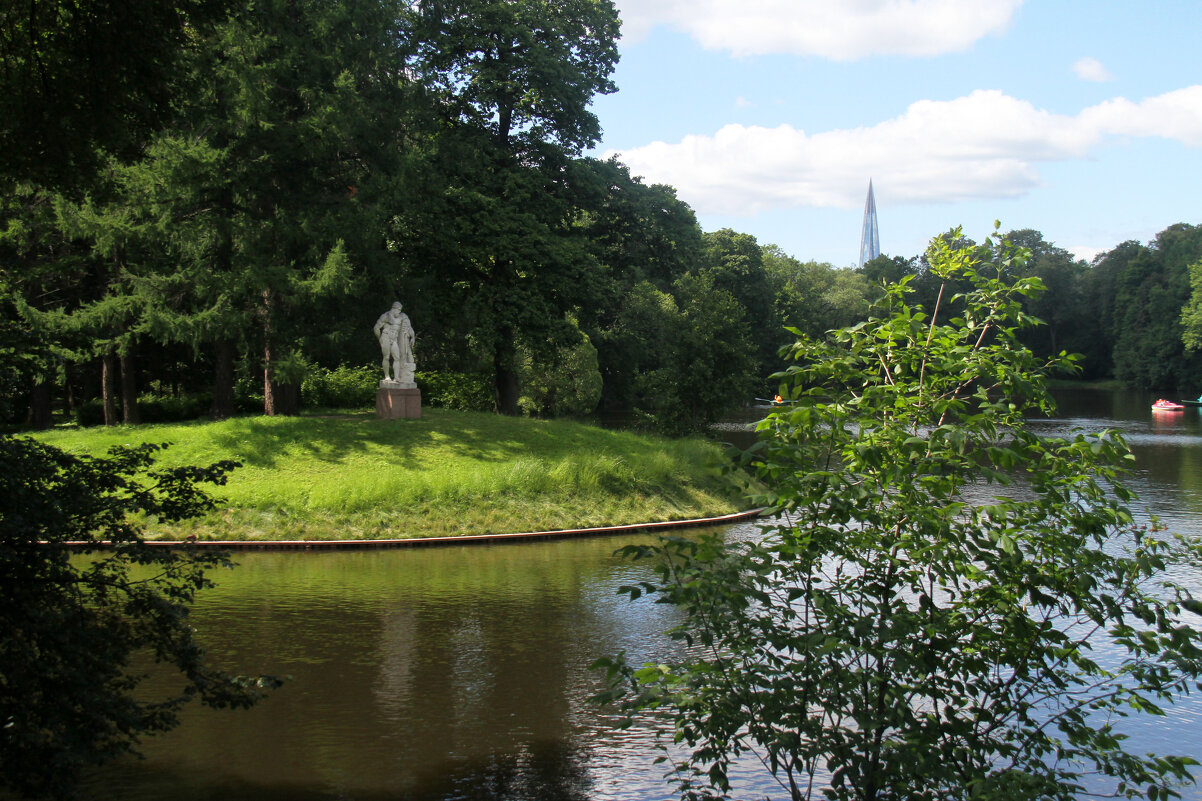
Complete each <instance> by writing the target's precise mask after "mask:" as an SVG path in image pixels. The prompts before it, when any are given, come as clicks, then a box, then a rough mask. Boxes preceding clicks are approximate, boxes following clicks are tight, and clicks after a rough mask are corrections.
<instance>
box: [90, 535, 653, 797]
mask: <svg viewBox="0 0 1202 801" xmlns="http://www.w3.org/2000/svg"><path fill="white" fill-rule="evenodd" d="M631 541H632V540H630V539H624V538H622V539H612V538H608V539H600V538H599V539H590V540H578V541H563V542H549V543H525V544H521V545H516V546H504V547H484V548H481V547H476V548H450V549H429V550H422V551H408V552H402V551H396V552H373V553H347V552H343V553H332V554H305V553H262V554H245V555H240V556H239V557H238V561H240V562H241V566H240V567H239V568H238V569H237V570H235V571H232V572H230V573H228V574H222V575H220V576H218V579H219V581H220V582H221V584H220V586H219V588H218V589H217V590H215V591H213V592H211V593H208V594H207V596H208V597H207V598H205V601H204V603H203V607H202V608H201V609H199V610H198V612H197V614H196V620H195V622H196V624H197V626H198V628H199V629H200V632H201V636H202V639H203V640H205V641H207V642H208V643H211V651H212V652H213V653H214V654H215V655H218V656H221V657H222V659H223V660H224V659H227V658H228V659H229V660H231V661H236V663H237V664H242V665H249V666H251V667H253V668H254V669H255V670H264V671H267V672H272V673H277V674H281V675H288V676H290V677H291V679H290V681H289V682H288V683H287V684H286V685H285V687H284V688H283V689H282V690H281V691H279V692H278V693H276V694H274V695H273V697H272V698H271V699H269V700H268V702H266V703H264V704H263V705H261V707H258V708H255V709H252V710H250V711H248V712H239V713H238V714H237V715H236V716H235V715H232V714H222V713H221V712H213V711H212V710H199V709H198V710H196V713H195V714H192V712H191V711H190V712H189V715H188V719H187V720H186V722H185V725H184V726H182V727H181V728H180V729H179V730H177V731H176V732H173V733H172V734H171V735H170V736H169V737H166V738H161V739H156V740H152V741H150V742H148V743H147V746H148V748H147V751H148V759H147V760H146V761H145V762H132V761H131V762H129V763H123V764H121V765H118V766H114V767H113V768H112V769H106V771H105V772H104V773H102V774H100V775H99V776H98V778H97V783H96V784H95V785H94V786H95V787H96V788H102V789H97V792H96V795H97V796H98V797H117V796H120V797H122V798H125V799H128V800H129V801H140V800H141V799H145V800H146V801H150V799H156V801H157V799H159V798H163V797H172V798H177V799H180V801H200V800H201V799H205V801H209V800H210V799H213V798H222V799H231V801H243V800H245V801H250V799H255V800H256V801H258V799H267V801H274V799H284V798H288V799H298V800H299V801H308V800H309V799H314V801H316V799H319V798H320V799H323V801H328V799H330V798H333V797H338V798H345V799H347V801H376V800H377V799H380V801H382V800H383V799H390V801H392V800H394V799H406V800H412V801H428V800H429V801H433V799H453V798H464V799H467V798H486V799H487V798H530V799H535V800H536V801H538V800H539V799H548V800H553V799H568V800H571V801H574V800H575V799H584V798H590V797H593V796H597V797H603V798H610V797H618V798H631V797H637V798H640V799H642V798H651V797H662V796H655V795H654V793H653V791H662V790H663V789H664V787H663V785H662V784H661V782H660V776H661V773H662V770H661V768H660V767H659V766H655V765H652V764H651V760H652V759H653V757H654V754H653V753H652V751H651V748H650V744H649V742H648V739H649V736H650V735H649V734H648V733H646V732H642V733H633V732H622V733H619V732H615V731H613V730H612V729H610V728H609V726H608V725H607V722H606V720H605V719H604V717H603V716H602V715H601V714H600V713H598V712H597V710H595V709H593V708H592V707H591V705H589V704H588V702H587V698H588V696H590V695H591V694H593V693H594V692H596V691H597V689H599V685H598V678H597V676H596V675H594V674H593V673H591V672H590V671H589V670H588V665H589V664H590V663H591V662H592V661H593V660H594V659H596V658H597V656H599V655H601V654H604V653H611V652H613V651H615V650H617V649H618V648H620V647H623V646H625V647H628V648H629V649H630V651H631V653H632V654H633V655H636V656H639V657H643V656H646V658H653V656H654V655H656V654H657V653H659V650H660V649H661V648H662V647H663V644H664V642H665V640H664V638H663V637H662V632H663V631H664V630H665V629H666V628H667V627H668V626H669V625H671V622H672V621H671V617H672V616H673V612H672V610H669V609H667V608H666V607H664V606H663V605H657V604H653V603H651V602H650V599H648V601H647V603H639V604H630V603H629V602H628V601H626V600H625V599H624V598H622V597H621V596H619V595H618V594H617V593H616V588H617V586H618V585H619V584H622V583H628V582H630V581H636V580H638V579H639V578H642V577H643V576H642V574H641V573H640V571H641V570H642V568H641V567H635V566H632V565H630V564H629V563H626V562H624V561H622V560H618V559H615V558H613V557H612V553H613V551H614V549H616V548H618V547H620V546H622V545H624V544H627V543H628V542H631ZM631 785H634V786H640V787H645V788H646V789H647V790H648V792H646V793H642V794H639V795H636V796H632V795H630V794H629V793H628V792H626V788H627V787H629V786H631Z"/></svg>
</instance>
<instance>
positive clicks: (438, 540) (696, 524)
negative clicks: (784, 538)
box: [63, 508, 764, 551]
mask: <svg viewBox="0 0 1202 801" xmlns="http://www.w3.org/2000/svg"><path fill="white" fill-rule="evenodd" d="M763 512H764V510H763V508H759V509H748V510H746V511H743V512H733V513H731V514H728V515H721V516H719V517H698V518H692V519H689V520H664V521H662V522H658V523H630V524H628V525H624V526H598V527H596V528H565V529H555V530H552V531H523V532H519V533H515V534H464V535H462V536H452V537H414V538H409V539H388V540H144V541H143V542H144V544H146V545H150V546H153V547H158V548H188V547H191V548H215V549H217V550H223V551H224V550H229V551H339V550H341V551H359V550H377V549H392V548H425V547H439V546H444V547H445V546H448V545H496V544H498V543H506V542H528V541H532V540H558V539H568V538H571V537H603V536H611V535H614V534H630V533H635V532H639V531H662V530H667V529H676V528H702V527H705V526H725V525H730V524H732V523H741V522H743V521H745V520H752V519H754V518H757V517H760V516H761V515H762V514H763ZM63 544H64V545H66V546H68V547H75V548H98V547H99V548H104V547H109V546H111V545H112V543H111V542H108V541H105V542H82V541H81V542H65V543H63Z"/></svg>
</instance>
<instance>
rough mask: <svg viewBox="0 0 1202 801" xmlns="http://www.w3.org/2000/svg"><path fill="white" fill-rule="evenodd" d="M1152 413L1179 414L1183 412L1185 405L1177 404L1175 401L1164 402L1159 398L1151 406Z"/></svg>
mask: <svg viewBox="0 0 1202 801" xmlns="http://www.w3.org/2000/svg"><path fill="white" fill-rule="evenodd" d="M1152 411H1154V412H1181V411H1185V404H1182V403H1177V402H1176V401H1171V400H1165V399H1164V398H1161V399H1160V400H1158V401H1156V402H1155V403H1153V404H1152Z"/></svg>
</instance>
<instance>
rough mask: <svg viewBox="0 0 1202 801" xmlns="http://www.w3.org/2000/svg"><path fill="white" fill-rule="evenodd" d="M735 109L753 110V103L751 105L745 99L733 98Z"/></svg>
mask: <svg viewBox="0 0 1202 801" xmlns="http://www.w3.org/2000/svg"><path fill="white" fill-rule="evenodd" d="M735 108H755V103H752V102H751V101H750V100H748V99H747V98H745V97H742V96H740V97H736V98H735Z"/></svg>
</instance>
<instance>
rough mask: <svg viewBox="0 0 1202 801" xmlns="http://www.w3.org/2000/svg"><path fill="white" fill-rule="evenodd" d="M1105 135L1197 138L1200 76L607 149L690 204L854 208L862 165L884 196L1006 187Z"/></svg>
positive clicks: (1077, 154)
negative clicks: (874, 119) (1068, 102)
mask: <svg viewBox="0 0 1202 801" xmlns="http://www.w3.org/2000/svg"><path fill="white" fill-rule="evenodd" d="M1110 136H1122V137H1161V138H1167V139H1173V140H1176V141H1179V142H1181V143H1182V144H1185V145H1187V146H1190V147H1202V85H1198V86H1191V87H1188V88H1185V89H1180V90H1177V91H1174V92H1169V93H1167V94H1164V95H1160V96H1157V97H1152V98H1147V99H1145V100H1143V101H1141V102H1139V103H1133V102H1131V101H1129V100H1126V99H1124V98H1116V99H1114V100H1108V101H1106V102H1105V103H1101V104H1099V105H1096V106H1091V107H1089V108H1086V109H1084V110H1082V111H1081V112H1080V113H1078V114H1077V115H1075V116H1068V115H1062V114H1053V113H1051V112H1048V111H1045V110H1042V109H1038V108H1036V107H1035V106H1033V105H1032V104H1031V103H1028V102H1026V101H1024V100H1018V99H1016V98H1013V97H1010V96H1008V95H1006V94H1003V93H1002V92H999V91H993V90H979V91H976V92H973V93H972V94H969V95H967V96H965V97H960V98H956V99H954V100H947V101H935V100H922V101H919V102H916V103H913V104H912V105H910V107H909V108H908V109H906V111H905V113H904V114H902V115H901V116H899V117H896V118H894V119H891V120H886V121H884V122H880V123H878V124H876V125H873V126H871V127H863V128H854V129H837V130H832V131H825V132H820V133H815V134H809V133H807V132H805V131H803V130H799V129H797V128H793V127H791V126H788V125H780V126H778V127H775V128H764V127H758V126H750V127H749V126H743V125H727V126H725V127H723V128H721V129H720V130H719V131H717V132H716V133H715V134H713V135H709V136H704V135H694V136H687V137H685V138H684V139H683V140H681V141H680V142H677V143H675V144H669V143H666V142H653V143H651V144H648V145H645V146H643V147H638V148H634V149H631V150H626V151H623V152H621V153H618V154H617V155H618V156H619V158H620V159H621V160H622V161H624V162H625V163H626V164H627V165H629V166H630V169H631V172H632V173H634V174H636V175H642V176H644V177H645V178H646V179H647V180H649V181H651V182H654V183H666V184H670V185H672V186H674V187H676V188H677V190H678V192H679V194H680V197H681V198H682V199H684V200H685V201H687V202H688V203H690V204H691V205H692V206H693V207H694V208H695V209H697V211H698V212H700V213H703V214H732V215H733V214H754V213H756V212H759V211H763V210H765V209H769V208H793V207H799V206H814V207H822V206H837V207H843V208H855V207H856V206H858V205H859V204H860V203H861V202H863V192H864V184H865V182H866V181H867V178H868V176H872V177H873V179H874V181H875V183H876V186H877V189H878V194H879V195H881V196H882V197H883V198H884V197H887V199H888V202H890V203H929V202H947V201H955V200H963V199H977V198H1000V197H1018V196H1021V195H1024V194H1026V193H1027V192H1029V191H1030V190H1031V189H1032V188H1034V187H1036V186H1037V185H1038V184H1039V182H1040V178H1039V173H1038V170H1037V169H1036V165H1038V164H1039V163H1040V162H1050V161H1064V160H1072V159H1080V158H1086V157H1088V156H1089V154H1090V152H1091V150H1092V149H1093V148H1095V147H1097V146H1098V145H1099V144H1100V143H1102V142H1103V141H1104V140H1105V139H1106V138H1107V137H1110ZM608 155H611V154H606V156H608Z"/></svg>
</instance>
